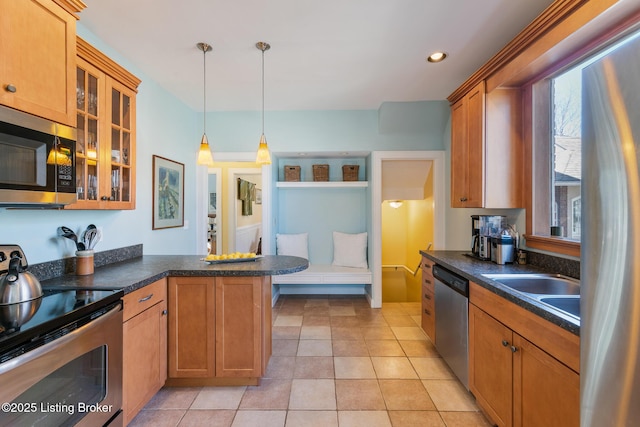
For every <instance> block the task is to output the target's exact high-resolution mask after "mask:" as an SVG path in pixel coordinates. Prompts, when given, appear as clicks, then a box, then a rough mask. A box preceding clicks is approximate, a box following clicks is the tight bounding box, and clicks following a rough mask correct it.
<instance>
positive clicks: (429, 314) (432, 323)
mask: <svg viewBox="0 0 640 427" xmlns="http://www.w3.org/2000/svg"><path fill="white" fill-rule="evenodd" d="M435 314H436V313H435V311H434V310H433V308H427V307H425V306H424V303H423V305H422V316H421V326H422V329H423V330H424V331H425V332H426V333H427V335H428V336H429V338H431V341H433V342H435V340H436V316H435Z"/></svg>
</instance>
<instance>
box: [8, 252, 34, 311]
mask: <svg viewBox="0 0 640 427" xmlns="http://www.w3.org/2000/svg"><path fill="white" fill-rule="evenodd" d="M21 263H22V260H21V258H20V257H19V256H13V257H12V258H11V260H10V261H9V270H8V271H7V273H6V274H3V275H2V276H0V305H6V304H17V303H21V302H25V301H29V300H33V299H36V298H40V297H41V296H42V287H41V286H40V281H38V279H37V278H36V277H35V276H34V275H33V274H31V273H29V272H28V271H26V269H23V268H22V265H21Z"/></svg>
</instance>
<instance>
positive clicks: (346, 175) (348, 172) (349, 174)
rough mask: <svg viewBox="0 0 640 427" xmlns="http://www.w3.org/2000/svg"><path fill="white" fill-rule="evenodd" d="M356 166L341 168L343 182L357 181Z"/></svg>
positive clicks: (358, 167)
mask: <svg viewBox="0 0 640 427" xmlns="http://www.w3.org/2000/svg"><path fill="white" fill-rule="evenodd" d="M359 169H360V166H358V165H344V166H342V180H343V181H357V180H358V170H359Z"/></svg>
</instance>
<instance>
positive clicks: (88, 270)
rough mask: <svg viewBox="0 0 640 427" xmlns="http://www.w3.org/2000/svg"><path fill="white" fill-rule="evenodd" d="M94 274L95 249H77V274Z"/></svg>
mask: <svg viewBox="0 0 640 427" xmlns="http://www.w3.org/2000/svg"><path fill="white" fill-rule="evenodd" d="M89 274H93V250H92V249H91V250H86V251H76V275H78V276H86V275H89Z"/></svg>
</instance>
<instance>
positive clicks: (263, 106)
mask: <svg viewBox="0 0 640 427" xmlns="http://www.w3.org/2000/svg"><path fill="white" fill-rule="evenodd" d="M261 50H262V134H263V135H264V49H261Z"/></svg>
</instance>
